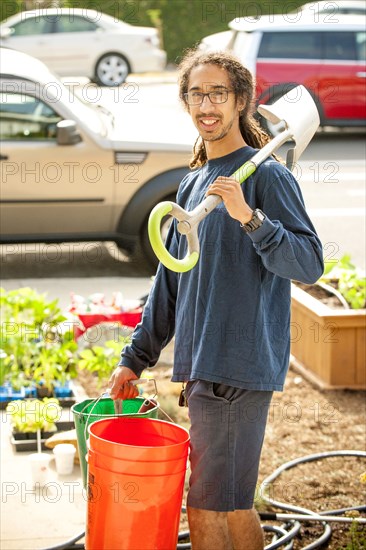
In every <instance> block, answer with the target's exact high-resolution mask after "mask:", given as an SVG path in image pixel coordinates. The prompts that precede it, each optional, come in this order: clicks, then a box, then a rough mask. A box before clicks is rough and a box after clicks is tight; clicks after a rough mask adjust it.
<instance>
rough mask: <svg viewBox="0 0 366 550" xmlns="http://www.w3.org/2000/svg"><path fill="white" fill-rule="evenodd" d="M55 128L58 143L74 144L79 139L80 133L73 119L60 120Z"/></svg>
mask: <svg viewBox="0 0 366 550" xmlns="http://www.w3.org/2000/svg"><path fill="white" fill-rule="evenodd" d="M56 128H57V131H56V137H57V143H58V145H75V144H76V143H79V142H80V141H81V135H80V134H79V132H78V129H77V126H76V122H75V121H74V120H60V122H58V123H57V125H56Z"/></svg>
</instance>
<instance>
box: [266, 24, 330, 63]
mask: <svg viewBox="0 0 366 550" xmlns="http://www.w3.org/2000/svg"><path fill="white" fill-rule="evenodd" d="M320 57H321V35H320V33H318V32H306V31H305V32H301V31H297V32H291V31H289V32H264V33H263V36H262V40H261V44H260V47H259V51H258V58H259V59H260V58H269V59H274V58H279V59H319V58H320Z"/></svg>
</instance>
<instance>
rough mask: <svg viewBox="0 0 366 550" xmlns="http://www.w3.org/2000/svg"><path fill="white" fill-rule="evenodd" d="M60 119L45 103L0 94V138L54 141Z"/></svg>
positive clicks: (16, 95)
mask: <svg viewBox="0 0 366 550" xmlns="http://www.w3.org/2000/svg"><path fill="white" fill-rule="evenodd" d="M60 120H62V119H61V117H60V116H59V115H58V114H57V113H56V112H55V111H54V110H53V109H52V108H51V107H50V106H49V105H46V103H43V101H40V100H39V99H37V98H35V97H32V96H29V95H25V94H15V93H8V92H2V93H0V138H1V139H7V140H25V139H26V140H29V139H35V140H50V139H51V140H55V139H56V124H57V123H58V122H59V121H60Z"/></svg>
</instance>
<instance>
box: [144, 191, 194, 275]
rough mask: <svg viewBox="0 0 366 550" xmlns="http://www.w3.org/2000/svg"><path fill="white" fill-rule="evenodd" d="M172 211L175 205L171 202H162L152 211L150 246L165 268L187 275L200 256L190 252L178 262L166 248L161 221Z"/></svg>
mask: <svg viewBox="0 0 366 550" xmlns="http://www.w3.org/2000/svg"><path fill="white" fill-rule="evenodd" d="M172 209H173V205H172V203H171V202H169V201H164V202H160V203H159V204H157V205H156V206H155V207H154V208H153V209H152V211H151V213H150V216H149V222H148V233H149V239H150V244H151V246H152V249H153V251H154V252H155V254H156V256H157V257H158V259H159V260H160V262H161V263H162V264H163V265H165V267H167V268H168V269H170V270H171V271H175V272H177V273H185V272H186V271H190V270H191V269H192V268H193V267H194V266H195V265H196V263H197V261H198V257H199V254H198V252H192V253H191V254H189V252H188V253H187V255H186V256H185V258H183V260H178V259H177V258H174V256H172V255H171V254H170V253H169V252H168V250H167V249H166V248H165V245H164V243H163V239H162V238H161V232H160V226H161V220H162V219H163V218H164V216H166V215H167V214H169V212H171V211H172Z"/></svg>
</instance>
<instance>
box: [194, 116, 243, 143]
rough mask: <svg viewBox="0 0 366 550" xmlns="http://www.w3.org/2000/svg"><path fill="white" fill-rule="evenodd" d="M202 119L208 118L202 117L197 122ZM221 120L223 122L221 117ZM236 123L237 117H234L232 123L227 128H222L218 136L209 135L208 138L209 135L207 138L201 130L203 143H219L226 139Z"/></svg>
mask: <svg viewBox="0 0 366 550" xmlns="http://www.w3.org/2000/svg"><path fill="white" fill-rule="evenodd" d="M206 116H207V115H206ZM215 116H217V115H215ZM200 118H206V117H204V116H201V117H199V118H197V120H199V119H200ZM220 120H222V119H221V117H220ZM234 121H235V117H233V118H232V119H231V121H230V122H229V123H228V124H227V125H226V126H224V127H223V128H221V130H220V131H219V132H218V133H217V134H212V135H210V134H208V136H207V135H206V136H205V135H202V133H201V132H200V130H198V131H199V134H200V136H201V138H202V139H203V141H219V140H220V139H223V138H224V137H226V136H227V135H228V133H229V132H230V130H231V128H232V127H233V124H234Z"/></svg>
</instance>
